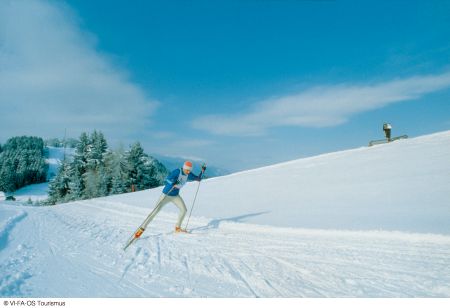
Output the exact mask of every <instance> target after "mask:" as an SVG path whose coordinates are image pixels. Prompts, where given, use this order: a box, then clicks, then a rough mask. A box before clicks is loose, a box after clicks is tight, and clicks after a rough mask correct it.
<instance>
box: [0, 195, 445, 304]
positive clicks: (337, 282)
mask: <svg viewBox="0 0 450 308" xmlns="http://www.w3.org/2000/svg"><path fill="white" fill-rule="evenodd" d="M0 207H1V211H2V213H3V214H4V215H9V216H11V217H13V218H12V219H9V220H8V221H7V223H6V224H4V225H3V226H1V230H2V233H1V236H0V239H1V243H0V249H2V250H3V251H5V250H7V251H9V252H10V253H8V254H5V253H1V252H2V251H0V273H1V274H2V275H1V278H0V294H1V295H2V296H3V297H5V296H6V297H9V296H12V297H15V296H20V297H448V296H450V268H449V266H448V264H450V237H449V236H443V235H432V234H418V233H416V234H414V233H400V232H382V231H379V232H377V231H364V232H357V231H333V230H308V229H290V228H277V227H269V226H260V225H251V224H245V223H235V222H233V221H238V220H240V217H230V218H227V219H223V220H207V219H203V218H191V223H190V224H191V228H192V230H193V233H192V234H174V233H173V232H172V228H173V225H174V221H175V220H176V214H175V213H165V212H161V213H160V214H159V216H158V219H156V220H155V221H154V223H153V224H152V225H151V227H150V228H149V229H148V230H147V231H146V233H144V235H143V236H142V238H141V239H140V240H139V241H137V242H136V243H135V244H134V245H132V246H130V247H129V248H128V250H127V251H126V252H124V251H123V250H122V247H123V244H124V240H125V239H127V238H128V236H129V235H130V233H131V232H133V231H134V229H135V228H136V226H137V225H139V223H140V222H141V220H142V218H143V217H145V215H146V214H147V213H148V209H143V208H140V207H133V206H131V208H130V205H127V204H123V203H120V202H113V201H108V200H107V199H97V200H89V201H83V202H74V203H69V204H62V205H57V206H54V207H28V206H20V207H17V206H15V207H10V206H9V204H6V203H3V204H1V205H0ZM5 211H8V213H6V212H5ZM13 212H14V213H13ZM93 213H95V214H94V215H93ZM25 226H26V227H25ZM44 238H45V240H42V239H44ZM13 251H14V252H13Z"/></svg>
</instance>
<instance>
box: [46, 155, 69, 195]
mask: <svg viewBox="0 0 450 308" xmlns="http://www.w3.org/2000/svg"><path fill="white" fill-rule="evenodd" d="M70 172H71V168H70V164H69V162H68V161H66V160H65V161H63V162H62V164H61V167H60V168H59V172H58V174H57V175H56V176H55V177H54V178H53V179H52V180H51V181H50V183H49V188H48V199H47V202H48V203H49V204H56V203H58V202H60V201H62V200H69V199H70V186H69V183H70Z"/></svg>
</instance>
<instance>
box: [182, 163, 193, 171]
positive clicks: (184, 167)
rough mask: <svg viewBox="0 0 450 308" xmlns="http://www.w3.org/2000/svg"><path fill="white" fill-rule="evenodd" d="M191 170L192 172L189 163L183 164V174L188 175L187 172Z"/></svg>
mask: <svg viewBox="0 0 450 308" xmlns="http://www.w3.org/2000/svg"><path fill="white" fill-rule="evenodd" d="M191 170H192V163H191V162H190V161H186V162H184V165H183V172H184V173H189V172H191Z"/></svg>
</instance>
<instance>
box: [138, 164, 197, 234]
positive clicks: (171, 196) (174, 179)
mask: <svg viewBox="0 0 450 308" xmlns="http://www.w3.org/2000/svg"><path fill="white" fill-rule="evenodd" d="M205 169H206V166H205V165H203V166H202V171H201V172H200V174H199V175H198V176H197V175H195V174H193V173H191V170H192V163H191V162H190V161H187V162H185V163H184V165H183V167H182V168H179V169H175V170H173V171H172V172H171V173H170V174H169V175H168V176H167V178H166V180H165V184H166V185H165V186H164V188H163V194H162V195H161V197H160V198H159V200H158V202H157V203H156V207H155V209H154V210H153V212H152V215H150V216H149V217H147V219H146V220H145V221H144V223H143V224H142V226H141V228H142V229H144V230H145V229H146V228H147V225H148V224H149V223H150V222H151V221H152V219H153V218H154V217H155V216H156V215H157V214H158V212H159V211H160V210H161V209H162V207H163V206H164V205H166V204H167V203H169V202H172V203H174V204H175V205H176V206H177V207H178V209H179V210H180V212H179V214H178V221H177V224H176V225H175V232H186V230H184V229H181V223H182V222H183V219H184V216H185V215H186V205H185V204H184V201H183V199H182V198H181V197H180V195H179V193H180V189H181V188H182V187H183V186H184V184H186V182H188V181H200V180H201V179H202V176H203V173H204V172H205Z"/></svg>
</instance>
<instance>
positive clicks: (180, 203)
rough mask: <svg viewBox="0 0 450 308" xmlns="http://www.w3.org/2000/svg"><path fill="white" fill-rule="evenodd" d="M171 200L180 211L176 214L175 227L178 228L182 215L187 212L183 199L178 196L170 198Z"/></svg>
mask: <svg viewBox="0 0 450 308" xmlns="http://www.w3.org/2000/svg"><path fill="white" fill-rule="evenodd" d="M172 202H173V203H175V205H176V206H177V207H178V209H179V210H180V213H179V214H178V221H177V224H176V225H175V227H176V228H180V227H181V223H182V222H183V219H184V216H186V212H187V210H186V205H185V204H184V201H183V199H182V198H181V197H180V196H176V197H174V198H173V199H172Z"/></svg>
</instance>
